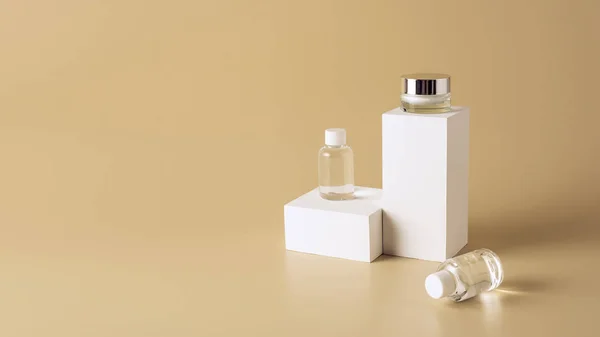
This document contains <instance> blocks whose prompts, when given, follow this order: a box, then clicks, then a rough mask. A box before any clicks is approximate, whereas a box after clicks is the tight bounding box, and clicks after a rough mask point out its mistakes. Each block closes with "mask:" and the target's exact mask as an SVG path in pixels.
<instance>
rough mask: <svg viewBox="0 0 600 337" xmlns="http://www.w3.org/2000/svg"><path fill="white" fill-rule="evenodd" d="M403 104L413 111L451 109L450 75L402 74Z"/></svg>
mask: <svg viewBox="0 0 600 337" xmlns="http://www.w3.org/2000/svg"><path fill="white" fill-rule="evenodd" d="M400 102H401V106H402V108H403V109H404V111H406V112H412V113H424V114H431V113H444V112H449V111H450V75H445V74H425V73H417V74H408V75H403V76H402V95H401V96H400Z"/></svg>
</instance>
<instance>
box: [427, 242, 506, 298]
mask: <svg viewBox="0 0 600 337" xmlns="http://www.w3.org/2000/svg"><path fill="white" fill-rule="evenodd" d="M503 279H504V270H503V269H502V264H501V262H500V258H499V257H498V255H496V253H494V252H492V251H491V250H489V249H477V250H474V251H472V252H469V253H466V254H463V255H459V256H457V257H454V258H452V259H448V260H446V261H445V262H443V263H442V264H441V265H440V266H439V268H438V271H437V272H435V273H433V274H431V275H429V276H427V278H426V279H425V289H426V290H427V293H428V294H429V296H431V297H433V298H442V297H448V298H450V299H452V300H454V301H456V302H460V301H464V300H466V299H469V298H471V297H473V296H475V295H477V294H480V293H482V292H485V291H491V290H494V289H496V288H497V287H498V286H499V285H500V284H501V283H502V280H503Z"/></svg>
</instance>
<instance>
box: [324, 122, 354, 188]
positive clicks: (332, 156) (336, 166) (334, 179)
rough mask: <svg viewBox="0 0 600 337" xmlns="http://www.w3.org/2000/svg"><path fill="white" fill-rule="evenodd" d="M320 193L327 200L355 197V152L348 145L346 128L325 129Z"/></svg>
mask: <svg viewBox="0 0 600 337" xmlns="http://www.w3.org/2000/svg"><path fill="white" fill-rule="evenodd" d="M319 194H320V195H321V197H322V198H323V199H327V200H349V199H353V198H354V153H353V152H352V149H351V148H350V147H349V146H347V145H346V130H344V129H327V130H325V146H324V147H322V148H321V150H319Z"/></svg>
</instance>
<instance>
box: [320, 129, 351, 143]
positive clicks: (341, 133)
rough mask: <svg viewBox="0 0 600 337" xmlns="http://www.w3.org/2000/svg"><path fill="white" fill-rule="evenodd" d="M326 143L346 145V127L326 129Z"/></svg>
mask: <svg viewBox="0 0 600 337" xmlns="http://www.w3.org/2000/svg"><path fill="white" fill-rule="evenodd" d="M325 145H329V146H342V145H346V130H345V129H327V130H325Z"/></svg>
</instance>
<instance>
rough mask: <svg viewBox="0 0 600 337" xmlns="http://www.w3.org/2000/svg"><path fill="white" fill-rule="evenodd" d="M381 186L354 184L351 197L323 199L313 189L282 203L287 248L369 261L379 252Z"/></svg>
mask: <svg viewBox="0 0 600 337" xmlns="http://www.w3.org/2000/svg"><path fill="white" fill-rule="evenodd" d="M380 198H381V190H380V189H376V188H368V187H356V189H355V199H353V200H344V201H331V200H325V199H323V198H321V197H320V196H319V190H318V188H317V189H314V190H312V191H310V192H308V193H306V194H304V195H303V196H301V197H299V198H298V199H295V200H293V201H291V202H289V203H288V204H286V205H285V206H284V218H285V247H286V249H288V250H293V251H298V252H303V253H311V254H317V255H324V256H331V257H337V258H342V259H348V260H356V261H364V262H371V261H373V260H375V259H376V258H377V257H378V256H379V255H381V253H382V214H381V207H380V206H379V205H378V204H377V202H378V201H379V199H380Z"/></svg>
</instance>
